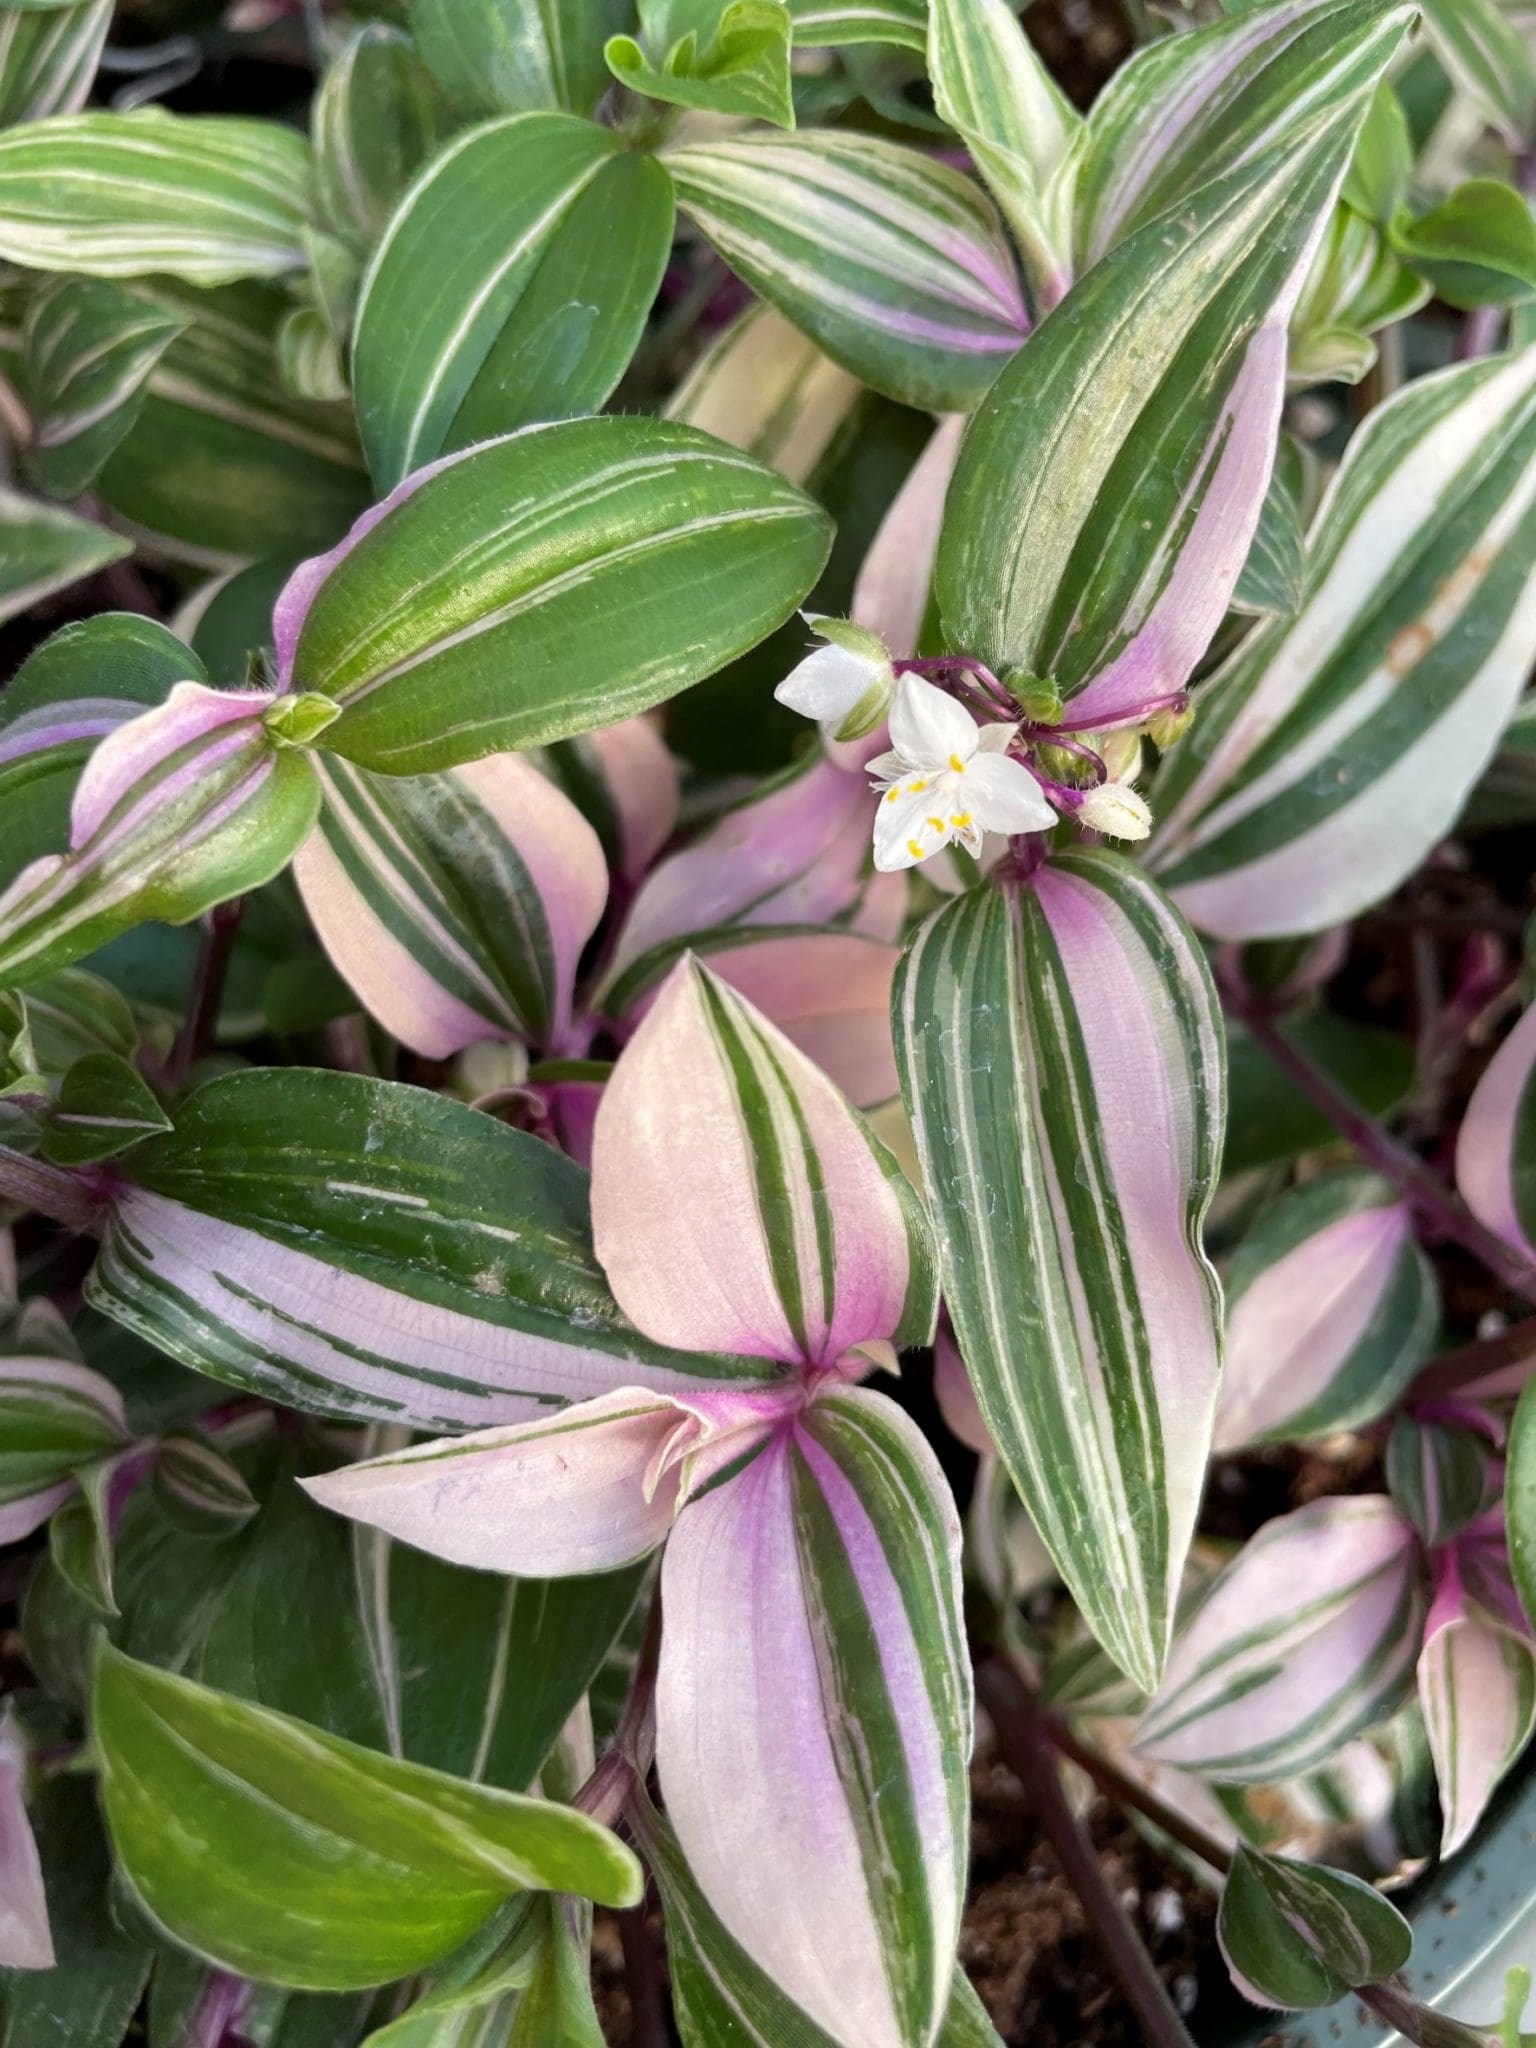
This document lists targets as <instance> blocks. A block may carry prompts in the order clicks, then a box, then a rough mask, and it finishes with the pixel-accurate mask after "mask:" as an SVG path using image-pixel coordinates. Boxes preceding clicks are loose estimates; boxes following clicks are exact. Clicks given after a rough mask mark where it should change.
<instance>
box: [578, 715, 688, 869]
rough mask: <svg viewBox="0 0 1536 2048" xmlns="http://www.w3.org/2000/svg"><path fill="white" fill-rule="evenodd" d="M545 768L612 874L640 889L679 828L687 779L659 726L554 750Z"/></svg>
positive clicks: (623, 728)
mask: <svg viewBox="0 0 1536 2048" xmlns="http://www.w3.org/2000/svg"><path fill="white" fill-rule="evenodd" d="M544 767H545V769H546V771H547V772H548V774H550V775H551V776H552V777H553V778H554V780H555V781H556V782H557V783H558V784H559V786H560V787H561V788H562V789H563V790H564V791H565V793H566V795H567V796H568V797H569V798H570V799H571V802H572V803H573V804H575V806H576V808H577V810H579V811H580V812H581V814H582V816H583V817H584V818H585V819H586V821H587V823H588V824H589V825H590V826H591V827H592V829H593V831H594V832H595V833H596V834H597V836H598V838H599V840H601V842H602V848H603V855H604V858H605V859H606V860H607V862H608V867H609V871H610V873H611V874H613V875H614V876H616V877H617V878H618V880H619V881H620V882H622V883H623V884H624V886H625V887H626V888H633V887H634V886H635V885H636V884H637V883H638V882H639V880H640V878H641V876H642V875H644V874H645V873H646V871H647V870H648V869H649V867H650V865H651V863H652V861H653V860H655V858H656V856H657V854H659V853H660V852H661V849H662V848H663V847H664V846H665V845H666V843H667V841H668V840H669V839H670V838H671V837H672V834H673V832H674V830H675V829H676V826H677V814H678V810H679V807H680V805H681V801H682V777H681V775H680V773H679V770H678V764H677V762H676V761H674V760H673V758H672V756H671V754H670V753H669V752H668V751H667V743H666V741H665V740H664V739H663V738H662V736H661V732H660V730H659V728H658V727H657V725H656V724H655V723H654V722H653V721H652V720H651V719H649V718H644V717H641V718H623V719H620V721H619V723H618V724H617V725H603V726H599V727H598V728H597V730H596V731H595V732H584V733H573V734H572V735H571V737H570V738H569V739H566V740H559V741H557V742H556V743H555V745H554V746H552V747H549V748H546V749H545V753H544Z"/></svg>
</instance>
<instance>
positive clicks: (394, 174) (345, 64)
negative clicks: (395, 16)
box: [310, 21, 447, 256]
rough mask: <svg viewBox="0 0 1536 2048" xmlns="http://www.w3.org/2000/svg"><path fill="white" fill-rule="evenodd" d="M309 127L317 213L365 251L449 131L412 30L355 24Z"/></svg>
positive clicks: (329, 74)
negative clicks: (405, 32) (409, 32)
mask: <svg viewBox="0 0 1536 2048" xmlns="http://www.w3.org/2000/svg"><path fill="white" fill-rule="evenodd" d="M310 129H311V133H312V136H313V140H314V150H315V197H316V202H317V205H318V208H319V212H320V217H321V219H322V220H323V222H324V223H325V225H326V227H327V228H329V230H330V232H331V233H332V234H333V235H335V236H336V237H337V238H338V240H340V241H342V242H344V243H346V244H347V246H348V247H349V248H350V249H352V250H353V252H354V253H355V254H357V255H360V256H366V255H367V254H368V251H369V250H370V249H371V248H372V246H373V244H374V242H375V241H376V240H377V238H378V236H379V234H380V233H381V231H382V230H383V227H384V224H385V222H386V221H387V220H388V219H389V216H390V213H391V211H392V210H393V208H394V204H395V201H396V200H397V199H398V198H399V196H400V194H401V193H402V192H403V191H404V190H405V187H406V186H407V185H408V184H409V183H410V181H411V179H412V178H413V177H414V176H415V175H416V172H417V170H418V169H419V168H420V166H421V165H422V164H423V163H424V162H425V161H426V159H427V158H428V157H429V156H430V155H431V154H432V152H433V151H434V150H435V149H436V148H437V146H438V144H439V143H440V142H441V141H442V140H443V139H444V137H445V135H446V133H447V121H446V110H445V109H444V107H443V103H442V101H441V99H440V98H439V96H438V93H437V89H436V87H435V86H434V85H433V83H432V79H431V77H430V75H429V73H428V72H427V69H426V67H425V65H424V64H423V63H422V61H421V59H420V58H419V57H418V56H417V54H416V52H415V50H414V49H413V48H412V46H411V42H410V39H409V37H407V36H403V35H401V34H400V32H399V31H398V30H397V29H393V28H390V27H389V26H388V24H387V23H385V22H381V21H371V22H368V23H366V24H365V25H364V26H363V27H362V28H360V29H358V30H357V32H356V33H355V34H354V35H353V36H352V38H351V40H350V41H349V42H347V43H346V44H345V45H344V46H343V48H342V50H341V52H340V54H339V55H338V56H337V58H336V60H335V62H334V63H333V64H332V65H331V67H330V69H329V70H328V71H327V72H326V74H325V77H324V79H323V80H322V82H321V86H320V90H319V91H318V92H317V93H316V94H315V100H314V107H313V110H312V112H311V114H310Z"/></svg>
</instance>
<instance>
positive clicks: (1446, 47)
mask: <svg viewBox="0 0 1536 2048" xmlns="http://www.w3.org/2000/svg"><path fill="white" fill-rule="evenodd" d="M1423 13H1424V26H1425V27H1426V29H1427V30H1428V31H1429V40H1430V42H1431V43H1432V44H1433V45H1434V50H1435V54H1436V56H1437V57H1439V59H1440V62H1441V63H1442V64H1443V65H1444V66H1445V68H1446V70H1447V71H1448V72H1449V73H1450V75H1451V78H1452V80H1453V81H1454V83H1455V84H1456V86H1457V87H1458V89H1459V90H1460V91H1461V92H1463V93H1465V94H1466V95H1467V96H1468V98H1469V99H1471V100H1472V102H1473V104H1474V105H1475V106H1477V107H1478V108H1479V109H1480V111H1481V112H1482V114H1483V115H1484V117H1485V118H1486V119H1487V120H1489V121H1490V122H1492V124H1493V125H1494V126H1495V127H1496V128H1497V129H1499V131H1500V132H1501V134H1502V135H1503V136H1504V138H1505V140H1506V141H1507V142H1508V143H1509V144H1510V146H1511V147H1512V148H1514V149H1524V148H1526V147H1528V146H1529V144H1530V142H1531V139H1532V136H1533V134H1536V57H1533V55H1532V53H1531V50H1530V46H1529V45H1528V44H1527V42H1526V39H1525V36H1524V34H1523V33H1522V31H1521V29H1520V27H1519V26H1518V25H1517V23H1516V22H1515V21H1514V20H1513V19H1512V18H1511V17H1510V15H1508V14H1507V13H1506V12H1505V10H1504V9H1503V8H1502V7H1501V6H1499V4H1498V0H1423Z"/></svg>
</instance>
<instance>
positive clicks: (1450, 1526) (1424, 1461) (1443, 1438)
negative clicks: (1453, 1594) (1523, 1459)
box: [1384, 1396, 1503, 1550]
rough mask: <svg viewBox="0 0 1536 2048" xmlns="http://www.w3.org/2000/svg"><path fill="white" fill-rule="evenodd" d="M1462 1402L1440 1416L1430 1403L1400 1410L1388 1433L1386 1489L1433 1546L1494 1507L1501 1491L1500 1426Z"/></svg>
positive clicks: (1446, 1539)
mask: <svg viewBox="0 0 1536 2048" xmlns="http://www.w3.org/2000/svg"><path fill="white" fill-rule="evenodd" d="M1464 1403H1465V1396H1463V1398H1462V1401H1460V1402H1458V1403H1457V1404H1456V1407H1455V1408H1454V1409H1453V1410H1452V1411H1451V1416H1444V1417H1441V1418H1437V1417H1436V1416H1435V1415H1434V1413H1433V1409H1432V1408H1429V1409H1427V1410H1426V1412H1425V1413H1423V1414H1419V1415H1414V1414H1411V1413H1410V1414H1404V1415H1399V1416H1398V1418H1397V1420H1396V1422H1394V1423H1393V1425H1392V1433H1391V1435H1390V1436H1389V1437H1388V1438H1387V1451H1386V1458H1385V1460H1384V1470H1385V1473H1386V1481H1387V1490H1388V1492H1389V1493H1390V1494H1391V1496H1392V1498H1393V1499H1394V1500H1395V1501H1396V1502H1397V1504H1398V1506H1399V1507H1400V1508H1401V1509H1402V1511H1403V1513H1404V1514H1405V1515H1406V1516H1407V1517H1408V1519H1409V1521H1410V1522H1412V1524H1413V1526H1414V1527H1415V1529H1417V1530H1418V1532H1419V1534H1420V1535H1421V1536H1422V1537H1423V1539H1424V1541H1425V1544H1426V1545H1427V1546H1428V1548H1429V1549H1431V1550H1437V1549H1439V1548H1440V1547H1441V1546H1442V1545H1443V1544H1446V1543H1449V1542H1450V1541H1451V1539H1452V1538H1453V1537H1455V1536H1459V1535H1460V1534H1461V1532H1462V1531H1463V1530H1464V1529H1466V1528H1467V1527H1468V1526H1469V1525H1470V1524H1471V1523H1473V1522H1475V1521H1477V1519H1478V1518H1479V1517H1480V1516H1482V1515H1484V1514H1486V1513H1487V1511H1488V1510H1489V1509H1491V1508H1495V1507H1497V1506H1498V1502H1499V1496H1500V1494H1501V1492H1502V1491H1503V1463H1502V1460H1501V1459H1500V1456H1499V1452H1500V1450H1501V1448H1502V1445H1501V1443H1500V1441H1499V1438H1500V1436H1501V1431H1500V1430H1499V1428H1498V1427H1497V1426H1496V1425H1495V1424H1494V1423H1493V1422H1492V1421H1491V1420H1485V1419H1484V1418H1483V1417H1481V1416H1480V1415H1479V1413H1478V1411H1477V1409H1475V1408H1472V1407H1464ZM1462 1413H1464V1415H1465V1419H1464V1420H1458V1419H1451V1418H1452V1417H1454V1416H1457V1415H1459V1414H1462Z"/></svg>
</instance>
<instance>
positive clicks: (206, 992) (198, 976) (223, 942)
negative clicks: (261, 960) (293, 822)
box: [166, 896, 245, 1087]
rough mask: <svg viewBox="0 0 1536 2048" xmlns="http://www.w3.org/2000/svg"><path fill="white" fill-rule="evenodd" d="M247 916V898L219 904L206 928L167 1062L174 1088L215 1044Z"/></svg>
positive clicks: (208, 918)
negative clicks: (239, 935) (232, 960)
mask: <svg viewBox="0 0 1536 2048" xmlns="http://www.w3.org/2000/svg"><path fill="white" fill-rule="evenodd" d="M244 914H245V898H244V897H243V896H234V897H231V898H230V900H229V902H227V903H220V904H216V905H215V907H214V908H213V909H212V910H210V911H209V913H208V916H207V919H206V921H205V923H204V925H203V943H202V946H201V948H200V950H199V952H198V956H197V966H196V968H195V969H194V970H193V975H192V993H191V996H190V998H189V999H188V1002H187V1014H186V1016H185V1018H184V1019H183V1020H182V1026H181V1029H180V1031H178V1032H177V1034H176V1043H175V1044H174V1045H173V1046H172V1047H171V1056H170V1058H169V1060H168V1061H167V1062H166V1079H167V1081H169V1082H170V1083H171V1085H172V1086H173V1087H179V1086H180V1084H181V1083H182V1082H183V1081H185V1080H186V1078H187V1076H188V1074H189V1073H190V1072H191V1071H192V1068H193V1065H194V1064H195V1063H196V1061H198V1060H199V1059H201V1057H202V1056H203V1054H204V1053H205V1052H206V1051H207V1050H208V1048H209V1046H210V1045H212V1043H213V1034H214V1031H215V1029H216V1028H217V1025H218V1021H219V1004H220V1003H221V1002H222V1001H223V998H224V980H225V976H226V975H227V974H228V972H229V956H230V954H231V953H232V952H233V951H234V946H235V934H236V932H238V931H239V929H240V920H241V918H242V917H243V916H244Z"/></svg>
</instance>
